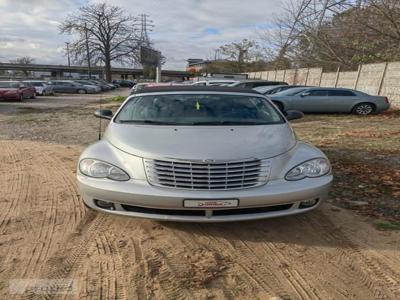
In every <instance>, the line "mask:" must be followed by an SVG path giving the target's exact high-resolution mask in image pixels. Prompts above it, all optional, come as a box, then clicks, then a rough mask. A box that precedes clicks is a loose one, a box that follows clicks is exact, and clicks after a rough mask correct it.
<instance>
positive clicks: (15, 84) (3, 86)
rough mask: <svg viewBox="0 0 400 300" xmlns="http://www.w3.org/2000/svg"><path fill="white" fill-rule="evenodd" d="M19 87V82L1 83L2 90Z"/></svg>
mask: <svg viewBox="0 0 400 300" xmlns="http://www.w3.org/2000/svg"><path fill="white" fill-rule="evenodd" d="M18 87H19V84H18V82H10V81H7V82H4V81H3V82H0V88H14V89H15V88H18Z"/></svg>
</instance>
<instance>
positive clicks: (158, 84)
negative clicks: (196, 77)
mask: <svg viewBox="0 0 400 300" xmlns="http://www.w3.org/2000/svg"><path fill="white" fill-rule="evenodd" d="M163 86H164V87H167V86H187V85H186V84H184V83H183V82H175V81H170V82H139V83H137V84H136V85H135V86H134V87H133V88H132V89H131V91H130V95H133V94H137V93H139V92H141V91H142V90H143V89H145V88H154V87H163Z"/></svg>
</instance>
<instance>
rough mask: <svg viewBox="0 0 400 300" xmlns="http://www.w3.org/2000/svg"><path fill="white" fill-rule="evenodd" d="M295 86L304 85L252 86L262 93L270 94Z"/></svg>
mask: <svg viewBox="0 0 400 300" xmlns="http://www.w3.org/2000/svg"><path fill="white" fill-rule="evenodd" d="M297 87H305V86H304V85H276V86H275V85H269V86H268V85H267V86H259V87H256V88H254V90H255V91H257V92H259V93H260V94H263V95H272V94H276V93H279V92H282V91H285V90H288V89H293V88H297Z"/></svg>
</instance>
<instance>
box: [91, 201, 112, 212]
mask: <svg viewBox="0 0 400 300" xmlns="http://www.w3.org/2000/svg"><path fill="white" fill-rule="evenodd" d="M95 202H96V205H97V206H98V207H100V208H102V209H108V210H115V206H114V203H112V202H107V201H102V200H95Z"/></svg>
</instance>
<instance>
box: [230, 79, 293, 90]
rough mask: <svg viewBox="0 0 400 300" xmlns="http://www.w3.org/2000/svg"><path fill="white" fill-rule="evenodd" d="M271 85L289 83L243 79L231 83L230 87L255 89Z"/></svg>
mask: <svg viewBox="0 0 400 300" xmlns="http://www.w3.org/2000/svg"><path fill="white" fill-rule="evenodd" d="M270 85H287V83H286V82H284V81H269V80H241V81H237V82H235V83H232V84H230V85H229V86H230V87H237V88H245V89H254V88H256V87H259V86H270Z"/></svg>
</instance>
